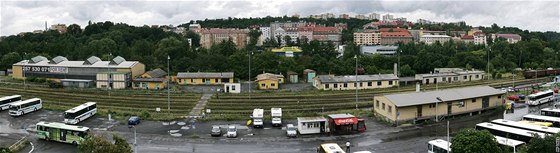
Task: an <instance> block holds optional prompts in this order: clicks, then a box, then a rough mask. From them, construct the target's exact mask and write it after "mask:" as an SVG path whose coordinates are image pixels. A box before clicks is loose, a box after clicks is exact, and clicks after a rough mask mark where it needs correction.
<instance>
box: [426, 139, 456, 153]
mask: <svg viewBox="0 0 560 153" xmlns="http://www.w3.org/2000/svg"><path fill="white" fill-rule="evenodd" d="M448 152H451V143H450V142H447V141H445V140H442V139H435V140H432V141H429V142H428V153H448Z"/></svg>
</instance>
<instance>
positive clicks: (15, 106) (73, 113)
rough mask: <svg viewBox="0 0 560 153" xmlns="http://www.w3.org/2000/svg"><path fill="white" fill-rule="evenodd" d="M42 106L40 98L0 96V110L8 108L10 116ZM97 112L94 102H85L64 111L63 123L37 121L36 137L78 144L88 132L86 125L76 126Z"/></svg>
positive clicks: (32, 110)
mask: <svg viewBox="0 0 560 153" xmlns="http://www.w3.org/2000/svg"><path fill="white" fill-rule="evenodd" d="M42 108H43V101H42V100H41V99H40V98H32V99H27V100H22V97H21V95H12V96H5V97H2V98H0V110H6V109H9V114H10V116H14V117H17V116H22V115H25V114H28V113H31V112H34V111H37V110H40V109H42ZM96 113H97V104H96V103H95V102H86V103H84V104H82V105H79V106H76V107H74V108H72V109H69V110H67V111H65V112H64V121H63V122H64V123H59V122H46V121H41V122H39V123H37V125H36V130H37V137H38V138H40V139H45V140H49V141H58V142H65V143H71V144H79V143H80V142H81V141H82V140H84V139H85V138H86V137H87V135H88V134H89V132H90V130H89V128H88V127H84V126H76V124H78V123H80V122H81V121H84V120H86V119H88V118H90V117H92V116H94V115H95V114H96Z"/></svg>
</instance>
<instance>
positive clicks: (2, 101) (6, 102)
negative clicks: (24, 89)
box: [0, 95, 21, 111]
mask: <svg viewBox="0 0 560 153" xmlns="http://www.w3.org/2000/svg"><path fill="white" fill-rule="evenodd" d="M17 101H21V95H13V96H6V97H2V98H0V111H2V110H6V109H9V108H10V104H11V103H13V102H17Z"/></svg>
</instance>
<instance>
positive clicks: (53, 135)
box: [46, 128, 60, 140]
mask: <svg viewBox="0 0 560 153" xmlns="http://www.w3.org/2000/svg"><path fill="white" fill-rule="evenodd" d="M46 131H47V132H48V133H49V134H48V137H49V138H48V139H50V140H58V139H59V138H60V133H59V130H58V129H56V128H48V129H47V130H46Z"/></svg>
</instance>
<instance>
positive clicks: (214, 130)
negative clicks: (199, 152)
mask: <svg viewBox="0 0 560 153" xmlns="http://www.w3.org/2000/svg"><path fill="white" fill-rule="evenodd" d="M210 135H212V136H215V137H219V136H222V128H220V126H216V125H214V126H212V132H211V133H210Z"/></svg>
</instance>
